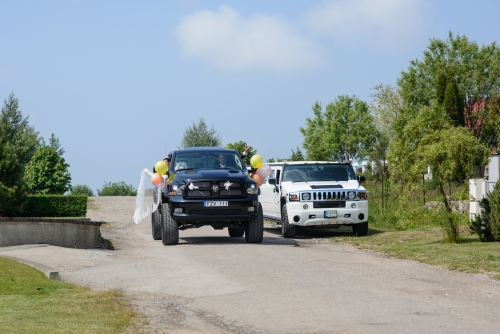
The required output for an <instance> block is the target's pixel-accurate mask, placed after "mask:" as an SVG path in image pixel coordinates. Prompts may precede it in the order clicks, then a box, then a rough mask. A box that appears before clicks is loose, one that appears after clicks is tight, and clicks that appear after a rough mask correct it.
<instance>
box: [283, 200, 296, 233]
mask: <svg viewBox="0 0 500 334" xmlns="http://www.w3.org/2000/svg"><path fill="white" fill-rule="evenodd" d="M296 234H297V226H295V225H290V223H288V212H287V210H286V203H283V206H282V207H281V235H282V236H283V238H295V235H296Z"/></svg>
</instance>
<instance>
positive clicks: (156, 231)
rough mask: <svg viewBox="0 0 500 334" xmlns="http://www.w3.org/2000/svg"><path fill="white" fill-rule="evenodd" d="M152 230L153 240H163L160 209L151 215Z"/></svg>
mask: <svg viewBox="0 0 500 334" xmlns="http://www.w3.org/2000/svg"><path fill="white" fill-rule="evenodd" d="M151 230H152V232H153V240H160V239H161V214H160V208H158V209H156V210H155V211H154V212H153V213H152V214H151Z"/></svg>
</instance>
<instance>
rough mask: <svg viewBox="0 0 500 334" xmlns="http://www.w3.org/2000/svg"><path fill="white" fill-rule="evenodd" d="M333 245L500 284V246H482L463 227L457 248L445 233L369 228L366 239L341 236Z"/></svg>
mask: <svg viewBox="0 0 500 334" xmlns="http://www.w3.org/2000/svg"><path fill="white" fill-rule="evenodd" d="M330 240H331V241H332V242H338V243H345V244H350V245H353V246H356V247H359V248H361V249H370V250H373V251H377V252H381V253H384V254H387V255H389V256H392V257H397V258H400V259H407V260H415V261H419V262H422V263H427V264H431V265H438V266H442V267H445V268H448V269H452V270H458V271H462V272H466V273H471V274H475V273H483V274H486V275H488V276H489V277H491V278H493V279H497V280H500V242H481V241H479V239H478V237H477V236H475V235H470V234H469V233H468V232H467V231H466V230H465V228H464V227H462V231H461V242H460V243H458V244H453V243H445V242H444V241H443V229H441V228H436V227H422V228H421V229H418V230H407V231H386V230H382V229H373V228H370V230H369V232H368V235H367V236H366V237H352V236H349V235H348V234H340V233H337V235H335V236H333V237H331V238H330Z"/></svg>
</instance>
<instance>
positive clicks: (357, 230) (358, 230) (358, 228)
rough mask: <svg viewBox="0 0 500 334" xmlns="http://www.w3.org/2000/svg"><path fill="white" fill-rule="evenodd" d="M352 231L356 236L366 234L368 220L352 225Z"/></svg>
mask: <svg viewBox="0 0 500 334" xmlns="http://www.w3.org/2000/svg"><path fill="white" fill-rule="evenodd" d="M352 233H353V234H354V235H357V236H358V237H363V236H365V235H367V234H368V222H363V223H359V224H354V225H352Z"/></svg>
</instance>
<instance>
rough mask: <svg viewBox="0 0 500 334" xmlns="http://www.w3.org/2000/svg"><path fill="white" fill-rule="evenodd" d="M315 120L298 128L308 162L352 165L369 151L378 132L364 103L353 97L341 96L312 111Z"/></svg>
mask: <svg viewBox="0 0 500 334" xmlns="http://www.w3.org/2000/svg"><path fill="white" fill-rule="evenodd" d="M312 110H313V113H314V118H307V119H306V127H305V128H302V127H301V128H300V132H301V133H302V134H303V136H304V142H303V145H302V146H303V147H304V148H305V150H306V156H307V159H308V160H336V161H348V160H349V161H352V160H357V159H361V158H363V157H364V156H365V155H366V154H367V153H368V152H369V151H371V149H372V147H373V144H374V141H375V138H376V136H377V130H376V128H375V125H374V122H373V117H372V115H371V114H370V113H369V109H368V105H367V104H366V102H364V101H362V100H360V99H358V98H357V97H356V96H348V95H340V96H339V97H337V99H336V100H335V101H334V102H330V103H329V104H328V105H327V106H326V110H325V112H324V113H323V112H322V108H321V104H320V103H318V102H316V103H315V104H314V105H313V107H312Z"/></svg>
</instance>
